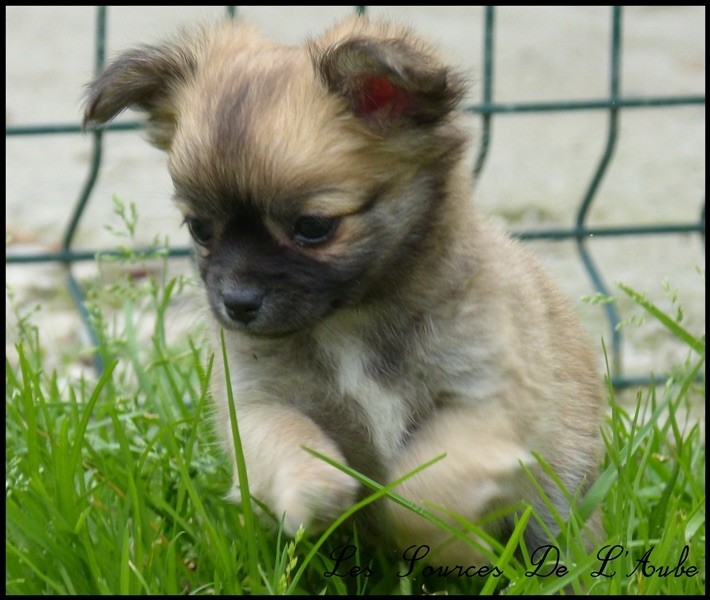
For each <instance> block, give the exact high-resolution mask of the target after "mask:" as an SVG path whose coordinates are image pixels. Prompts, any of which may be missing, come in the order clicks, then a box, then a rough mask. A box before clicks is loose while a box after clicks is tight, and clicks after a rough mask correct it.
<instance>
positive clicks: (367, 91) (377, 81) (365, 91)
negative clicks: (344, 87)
mask: <svg viewBox="0 0 710 600" xmlns="http://www.w3.org/2000/svg"><path fill="white" fill-rule="evenodd" d="M358 84H359V85H358V86H357V92H356V94H357V97H356V99H355V100H356V101H355V112H356V113H357V114H358V115H359V116H369V115H372V114H373V113H375V112H380V111H382V112H384V113H385V114H386V115H387V116H390V117H400V116H402V115H404V114H405V113H407V112H408V111H409V109H410V107H411V104H412V99H411V96H410V94H409V93H408V92H407V91H406V90H403V89H402V88H399V87H397V86H396V85H394V84H393V83H392V82H391V81H390V80H389V79H387V78H386V77H384V76H382V75H363V76H362V77H360V78H359V81H358Z"/></svg>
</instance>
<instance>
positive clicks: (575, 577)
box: [5, 257, 705, 595]
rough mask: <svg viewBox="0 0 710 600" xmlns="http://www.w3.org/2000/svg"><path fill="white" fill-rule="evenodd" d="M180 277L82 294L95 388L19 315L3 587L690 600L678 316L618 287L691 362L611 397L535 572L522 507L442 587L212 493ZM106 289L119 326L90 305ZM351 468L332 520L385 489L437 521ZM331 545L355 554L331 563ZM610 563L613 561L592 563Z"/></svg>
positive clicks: (420, 572)
mask: <svg viewBox="0 0 710 600" xmlns="http://www.w3.org/2000/svg"><path fill="white" fill-rule="evenodd" d="M130 260H141V258H140V257H132V258H130ZM186 285H190V283H189V282H188V281H186V280H184V279H181V278H177V279H167V278H166V279H162V278H161V277H148V278H146V279H144V280H142V282H134V281H129V280H126V281H124V282H119V283H114V284H112V285H111V286H100V285H97V286H96V287H95V289H94V290H93V292H92V294H91V302H90V312H91V314H92V315H93V319H94V323H95V325H96V327H97V330H98V331H99V332H100V336H99V337H100V340H101V341H100V346H99V348H98V352H99V353H100V354H101V356H102V358H103V360H104V364H105V365H106V369H105V371H104V373H103V374H102V375H101V376H100V377H98V378H94V379H90V378H71V377H69V376H68V375H67V374H66V373H61V374H60V373H56V372H46V371H45V370H44V369H43V366H42V365H43V350H42V339H41V334H40V332H39V330H38V328H37V327H36V326H35V325H34V324H33V318H34V315H32V314H29V315H28V314H23V313H22V312H21V311H19V310H17V309H16V320H17V324H16V325H17V327H16V330H17V336H16V338H17V339H15V340H13V341H14V344H15V351H16V355H15V356H12V357H11V358H8V359H7V361H6V414H7V421H6V486H5V489H6V514H7V516H6V591H7V593H10V594H104V593H105V594H184V593H193V594H212V593H218V594H323V593H325V594H346V593H350V594H362V595H364V594H410V593H414V594H419V593H422V592H426V593H437V592H448V593H450V594H454V593H475V594H478V593H485V594H488V593H496V592H505V593H510V594H532V593H538V594H539V593H554V592H562V593H584V592H592V593H598V594H610V593H615V594H703V593H704V591H705V550H704V548H705V480H704V473H705V444H704V438H703V437H702V434H701V431H700V428H699V426H698V425H697V424H693V423H692V422H691V423H684V422H682V419H681V415H683V414H685V413H684V410H683V409H684V408H685V407H686V405H687V404H688V403H690V402H697V401H701V402H702V401H704V395H705V383H704V381H705V380H704V365H705V339H704V336H702V337H700V336H698V335H694V334H692V333H691V332H688V331H686V330H685V329H684V328H683V327H682V326H681V324H680V322H679V319H678V318H677V317H678V316H679V315H675V316H673V317H671V316H669V315H666V314H664V313H662V312H661V311H659V310H658V309H657V308H656V307H655V306H654V305H652V304H650V303H649V302H647V301H646V300H645V299H644V298H643V297H642V296H641V295H640V294H638V293H637V292H635V291H633V290H630V289H628V288H626V287H624V286H620V289H621V290H622V292H624V293H625V294H627V295H629V296H630V297H631V298H632V299H633V300H634V301H635V302H636V303H637V304H638V305H639V307H640V308H641V309H642V310H644V311H645V312H646V313H647V314H648V315H650V316H651V317H653V318H655V319H657V320H659V321H660V322H662V323H663V324H664V326H665V327H667V328H668V329H669V330H670V331H671V332H673V333H674V335H676V336H677V337H679V338H680V339H682V340H683V341H684V342H685V344H686V345H687V346H688V360H687V361H686V363H685V364H682V365H678V366H677V367H676V368H675V370H674V372H673V377H672V379H671V380H670V381H669V382H668V383H667V384H665V385H659V386H656V387H654V388H650V389H648V390H640V391H639V393H638V396H637V399H636V402H635V403H632V404H631V405H630V406H629V405H628V404H627V406H626V407H624V406H622V405H621V404H619V403H617V401H616V398H615V393H614V390H612V389H609V390H608V396H609V406H610V416H609V419H608V423H607V425H606V427H605V428H604V437H605V443H606V448H607V452H606V456H605V458H604V461H603V464H602V475H601V477H600V478H599V480H598V482H597V483H596V484H595V485H594V486H593V488H592V489H591V490H590V492H589V493H588V494H587V496H586V497H585V498H584V499H582V500H581V503H580V505H579V508H578V510H577V511H575V513H574V514H573V515H572V516H571V517H570V519H569V520H567V521H562V520H561V523H560V524H561V526H562V532H563V533H562V535H561V536H560V538H559V539H558V540H557V541H556V542H555V549H551V550H550V552H549V553H548V555H547V556H546V557H545V558H546V560H545V562H544V563H542V564H533V563H531V562H530V560H529V559H527V558H526V559H522V558H521V553H520V552H519V550H520V548H521V545H522V544H523V543H524V542H523V539H522V532H523V530H524V527H525V525H526V523H527V522H528V521H529V520H530V519H535V518H537V517H536V515H535V513H534V511H532V509H531V508H530V507H518V508H519V510H518V513H517V514H518V522H517V527H516V528H515V531H514V532H513V535H512V536H511V538H510V539H509V540H503V541H502V543H501V542H496V541H495V540H489V542H490V548H491V549H490V550H489V551H488V552H489V555H490V558H491V559H492V564H493V565H495V566H496V567H497V568H498V569H500V572H501V573H502V575H501V576H500V577H494V576H492V575H490V572H489V574H488V575H487V576H479V577H473V576H466V574H462V571H463V569H461V570H459V572H458V573H457V572H454V573H453V574H449V575H448V576H447V577H443V576H440V575H441V571H439V572H436V571H433V570H432V569H431V568H430V567H429V568H427V567H425V566H424V565H422V564H420V563H419V562H418V563H417V564H416V566H415V568H414V570H413V572H412V573H411V574H409V575H407V576H405V577H401V576H400V574H404V573H407V571H408V570H409V566H410V565H409V563H408V562H407V561H406V560H404V559H403V558H402V557H399V558H397V557H395V558H392V557H387V556H385V555H384V553H383V551H382V550H380V549H377V548H368V547H366V546H365V545H361V544H359V543H358V540H357V538H355V540H354V541H352V540H351V539H350V537H349V536H350V534H351V532H349V531H347V530H345V529H344V528H343V527H341V528H336V527H335V526H334V527H331V528H330V529H329V530H327V531H326V532H325V533H324V534H323V535H321V536H315V537H314V536H307V535H304V534H303V532H301V533H300V534H299V535H298V536H297V537H296V539H290V538H286V537H285V536H283V535H281V534H280V533H279V532H278V528H274V527H270V526H265V525H264V524H263V523H262V522H260V521H259V520H257V519H256V518H255V516H254V511H253V510H252V508H253V507H252V506H251V504H252V503H251V502H249V503H245V504H244V505H243V506H241V507H238V506H235V505H232V504H229V503H227V502H225V501H224V500H223V496H224V495H225V493H226V492H227V490H228V488H229V483H230V474H229V465H228V464H227V461H226V460H225V458H224V456H223V455H222V454H221V452H220V450H219V448H218V445H217V443H216V440H215V438H214V436H213V432H212V430H211V427H210V421H209V412H210V399H209V392H208V389H209V386H208V383H209V380H210V378H211V377H224V374H223V373H216V372H213V367H212V365H213V360H212V356H211V354H210V352H209V350H208V349H207V346H206V345H205V344H204V342H203V337H202V333H201V332H200V331H199V330H196V331H195V332H194V337H187V338H186V339H185V340H182V341H180V342H177V343H176V342H173V343H168V342H167V341H166V336H165V329H164V325H165V323H164V321H165V313H166V310H167V308H168V306H169V305H170V301H171V299H172V298H173V296H174V295H176V294H179V293H181V291H182V288H183V287H184V286H186ZM109 296H110V298H111V303H112V306H113V308H114V309H118V311H119V312H120V314H121V315H122V316H123V317H124V318H123V319H113V318H108V317H107V316H106V313H107V311H104V310H103V309H101V308H100V307H102V306H105V305H106V304H107V302H108V297H109ZM138 306H141V307H142V309H143V310H146V309H147V310H148V311H152V312H153V313H154V314H155V315H157V319H156V321H155V324H154V325H153V327H152V335H151V336H150V340H149V341H148V342H146V341H145V340H139V339H138V334H137V326H136V321H137V320H139V319H140V317H139V311H138V310H137V307H138ZM217 351H219V349H217ZM238 416H239V415H238V413H236V412H235V413H233V414H232V417H233V418H234V419H236V421H237V423H238ZM235 443H236V444H237V445H238V444H239V439H238V437H235ZM543 466H544V465H543ZM341 468H343V469H345V470H347V467H344V466H341ZM421 468H426V465H423V466H422V467H421ZM351 474H352V475H353V476H355V477H357V478H358V479H360V481H361V482H362V483H363V484H364V485H366V486H367V487H369V488H370V489H371V490H372V495H371V496H370V497H369V498H367V499H365V500H364V501H362V502H361V503H360V504H359V505H357V506H355V507H353V508H352V509H351V510H350V511H348V512H347V513H346V514H345V515H343V518H342V519H340V521H342V520H344V519H345V518H346V517H347V516H348V515H349V514H350V513H352V512H354V511H355V510H357V509H358V508H359V507H360V506H361V505H364V504H366V503H368V502H371V501H373V500H375V499H376V498H378V497H381V496H383V495H387V496H389V497H390V499H391V500H392V501H395V502H400V503H402V504H404V505H406V506H407V507H408V508H409V509H411V510H415V511H418V512H420V513H421V514H423V515H425V516H426V517H427V518H430V519H432V520H434V521H437V522H439V523H440V526H441V527H444V528H449V529H451V527H450V526H449V525H447V524H446V523H444V522H443V521H440V520H438V519H437V517H436V516H434V515H433V514H432V513H430V512H429V511H428V510H427V509H426V507H417V506H414V505H411V504H410V503H408V502H407V501H406V500H404V499H402V498H400V497H399V496H397V495H396V493H395V492H393V491H392V487H393V486H392V485H389V486H386V487H383V486H381V485H379V484H377V483H376V482H373V481H371V480H369V479H367V478H365V477H363V476H362V475H360V474H358V473H355V472H351ZM565 492H566V490H565ZM252 502H254V500H253V501H252ZM597 508H599V509H600V510H601V513H602V518H603V522H604V527H605V531H606V539H604V540H600V541H599V543H598V544H597V545H596V546H595V547H594V549H593V550H592V551H591V552H587V551H586V550H585V549H584V545H583V543H582V535H583V529H584V520H585V518H586V517H587V516H588V515H589V514H591V513H592V512H593V511H594V510H595V509H597ZM462 525H463V526H465V527H466V528H467V529H470V530H472V531H477V532H479V533H480V534H481V535H484V536H485V533H484V532H483V531H482V530H480V529H479V528H478V527H477V526H476V525H474V524H468V523H465V522H462ZM452 531H455V530H452ZM344 543H352V548H351V549H350V550H349V551H350V552H352V554H353V555H352V556H349V557H348V558H347V560H343V561H342V562H341V563H338V564H337V565H336V557H337V556H338V553H339V552H343V548H342V545H343V544H344ZM339 546H340V549H339V548H338V547H339ZM685 548H687V550H685ZM402 550H403V551H404V550H405V549H402ZM531 550H532V549H531ZM649 550H650V554H648V552H649ZM606 553H610V554H609V556H610V557H611V556H616V555H617V554H618V557H616V558H615V559H614V560H610V561H609V562H608V563H607V564H606V565H604V564H603V561H602V560H601V559H600V557H601V556H603V555H604V554H606ZM686 554H687V556H686V560H685V562H684V563H683V565H682V567H683V569H684V571H683V573H682V574H681V575H680V576H676V575H677V573H678V571H679V569H676V570H675V572H672V573H668V574H667V576H661V575H663V574H664V573H663V571H662V566H663V565H665V566H668V567H670V568H671V569H672V568H673V567H676V565H677V563H678V562H679V560H680V559H681V557H682V556H683V555H686ZM644 555H645V556H646V561H645V562H644V559H643V557H644ZM540 556H541V553H538V554H537V555H536V560H537V559H539V558H540ZM651 565H653V566H654V567H652V566H651ZM336 566H337V574H335V573H333V570H334V569H335V568H336ZM481 566H482V565H477V567H481ZM357 567H359V569H358V568H357ZM463 567H468V565H463ZM602 567H603V569H602ZM691 567H694V568H695V569H696V570H697V571H696V572H693V570H692V568H691ZM652 568H654V569H655V571H654V572H653V573H651V569H652ZM536 569H537V571H536V574H534V575H532V576H528V575H526V573H532V572H534V571H535V570H536ZM643 569H645V573H644V572H643ZM659 569H661V572H660V573H659ZM553 571H555V572H554V573H553ZM600 571H602V573H600ZM467 573H468V574H469V575H471V574H472V573H473V571H472V570H469V571H467ZM612 573H613V575H612ZM595 574H596V575H595ZM341 575H345V576H341ZM459 575H461V576H459Z"/></svg>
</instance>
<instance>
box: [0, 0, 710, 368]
mask: <svg viewBox="0 0 710 600" xmlns="http://www.w3.org/2000/svg"><path fill="white" fill-rule="evenodd" d="M350 10H352V9H350V8H345V7H301V8H297V7H244V8H240V9H239V14H240V16H242V17H243V18H244V19H246V20H248V21H251V22H254V23H256V24H257V25H259V26H260V27H261V28H262V30H263V31H264V32H265V33H267V34H269V35H271V36H273V37H275V38H276V39H278V40H280V41H282V42H285V43H298V42H300V41H302V40H303V39H304V38H305V37H306V36H308V35H311V34H315V33H317V32H319V31H320V30H321V29H322V28H323V27H324V26H326V25H327V24H329V23H330V22H331V21H332V20H333V19H334V18H337V17H340V16H344V15H345V14H346V13H348V12H349V11H350ZM223 12H224V9H223V8H218V7H110V8H109V27H108V48H107V52H108V55H109V56H111V55H113V54H114V53H116V52H118V51H119V50H121V49H125V48H127V47H129V46H131V45H134V44H136V43H139V42H151V41H157V40H160V39H163V38H164V37H166V35H169V34H171V33H172V32H174V31H175V29H176V27H178V26H179V25H184V24H191V23H195V22H198V21H205V20H207V21H209V20H214V19H216V18H218V17H220V16H221V15H222V14H223ZM370 12H371V14H387V15H390V16H392V17H395V18H397V19H400V20H403V21H405V22H409V23H411V24H412V25H413V26H414V27H415V28H416V29H418V30H419V31H421V32H422V33H424V34H426V35H427V36H428V37H430V38H432V39H433V40H434V41H436V42H437V43H438V44H439V45H440V46H441V48H442V49H443V52H444V54H445V55H447V56H449V57H450V58H451V59H452V60H453V62H454V63H455V64H457V65H458V66H459V67H460V69H461V70H462V71H463V72H464V73H466V74H467V75H468V76H469V77H470V79H471V81H472V92H471V101H472V102H478V101H479V99H480V94H481V91H480V86H479V85H478V82H480V80H481V69H482V67H481V56H482V47H483V40H482V32H483V9H481V8H480V7H373V8H372V9H371V10H370ZM6 17H7V19H6V28H7V30H6V34H7V43H6V49H7V59H6V86H7V92H6V120H7V124H8V125H11V126H19V125H30V124H51V123H65V124H78V123H79V121H80V115H81V111H82V107H81V94H82V89H83V85H84V84H85V83H86V82H87V81H88V80H89V79H90V78H91V76H92V73H93V63H94V50H93V47H94V38H95V20H96V17H95V8H94V7H62V6H50V7H46V6H45V7H32V6H26V7H24V6H23V7H20V6H12V7H7V8H6ZM610 23H611V10H610V8H609V7H546V8H540V7H519V8H515V7H504V8H499V9H498V10H497V12H496V37H495V49H496V54H495V93H494V100H495V101H496V102H529V101H551V100H562V101H565V100H582V99H601V98H604V97H605V96H606V95H607V93H608V87H609V83H608V72H609V62H610V60H609V45H610V41H609V40H610ZM623 33H624V38H623V69H622V82H621V90H622V95H624V96H629V97H650V96H664V97H665V96H679V95H689V94H692V95H704V93H705V7H704V6H696V7H681V6H678V7H675V6H674V7H628V8H626V9H625V11H624V20H623ZM135 118H137V116H136V115H135V114H128V115H125V116H124V117H122V119H130V120H133V119H135ZM607 122H608V115H607V114H606V113H605V112H604V111H568V112H546V113H542V114H530V113H525V114H510V115H508V114H502V115H497V116H496V117H495V118H494V121H493V128H492V138H491V148H490V152H489V155H488V158H487V162H486V164H485V167H484V169H483V172H482V174H481V177H480V178H479V180H478V182H477V185H476V189H475V193H474V197H475V202H476V203H477V204H478V206H479V210H480V211H481V212H483V213H485V214H487V215H489V216H490V217H491V218H492V219H493V220H494V221H496V222H498V223H500V224H501V225H502V226H503V227H505V228H508V229H510V230H519V229H523V228H526V227H548V226H555V225H561V226H571V225H572V224H573V223H574V218H575V212H576V210H577V207H578V205H579V203H580V202H581V199H582V198H583V196H584V194H585V191H586V189H587V187H588V185H589V182H590V181H591V178H592V175H593V173H594V171H595V170H596V166H597V164H598V162H599V159H600V156H601V154H602V151H603V148H604V144H605V142H606V134H607ZM473 128H474V133H477V131H478V130H479V129H480V123H479V121H478V119H476V120H475V123H474V124H473ZM477 143H478V140H477V139H475V140H474V149H475V148H476V147H477ZM6 148H7V159H6V175H7V179H6V218H7V226H6V236H7V239H8V242H7V253H8V254H12V253H17V252H22V251H45V250H51V249H57V248H58V246H59V244H60V243H61V239H62V235H63V231H64V228H65V227H66V224H67V222H68V220H69V215H70V213H71V211H72V208H73V205H74V203H75V202H76V199H77V198H78V196H79V191H80V189H81V187H82V185H83V183H84V180H85V177H86V174H87V172H88V164H89V159H90V138H89V136H84V135H81V134H58V135H44V136H11V137H8V139H7V142H6ZM171 193H172V191H171V184H170V181H169V178H168V175H167V171H166V168H165V158H164V156H163V154H162V153H160V152H159V151H158V150H155V149H153V148H151V147H150V146H149V145H148V144H147V143H146V142H145V140H144V139H143V136H142V135H141V134H140V133H137V132H135V131H132V132H116V133H109V134H107V135H106V136H105V149H104V156H103V165H102V170H101V174H100V177H99V181H98V183H97V186H96V189H95V191H94V193H93V197H92V200H91V202H90V204H89V206H88V209H87V211H86V214H85V215H84V218H83V220H82V222H81V225H80V228H79V231H78V234H77V238H76V247H77V248H82V249H83V248H88V249H97V248H110V247H113V246H115V245H116V244H117V239H116V237H115V236H114V235H112V234H111V233H110V232H109V231H108V230H107V229H106V228H105V227H104V226H105V225H109V226H114V227H117V226H118V224H117V218H116V216H115V215H114V214H113V212H112V197H113V196H114V195H117V196H119V197H120V198H122V199H123V200H125V201H127V202H135V203H136V205H137V207H138V211H139V227H138V230H137V240H138V242H139V243H141V244H145V245H148V244H150V243H151V241H152V240H153V239H154V238H155V237H156V236H158V235H159V236H161V237H165V236H168V238H169V240H170V243H171V244H173V245H187V238H188V235H187V232H186V231H185V230H184V229H183V228H180V226H179V225H180V217H179V215H178V213H177V210H175V208H174V207H173V206H172V202H171ZM704 197H705V107H704V106H700V105H694V106H676V107H664V108H639V109H629V110H625V111H623V113H622V116H621V122H620V133H619V141H618V146H617V148H616V151H615V154H614V157H613V162H612V164H611V167H610V169H609V171H608V173H607V176H606V177H605V179H604V180H603V182H602V185H601V186H600V189H599V192H598V195H597V197H596V199H595V202H594V204H593V206H592V209H591V213H590V217H589V223H590V224H592V225H600V226H601V225H617V226H621V225H640V224H651V223H654V224H655V223H659V224H660V223H687V222H695V221H697V219H698V218H699V215H700V212H701V210H702V207H703V205H704ZM118 241H119V242H121V243H122V240H118ZM530 244H531V248H532V249H533V251H535V252H536V253H537V254H538V255H540V256H541V257H542V259H543V260H544V262H545V263H546V265H547V267H548V269H549V270H550V271H551V272H552V273H553V275H554V276H555V277H556V278H557V280H558V281H559V283H560V285H561V286H562V287H563V289H564V290H565V291H566V292H567V293H568V294H569V295H570V297H571V298H572V299H573V300H574V301H575V303H576V306H577V309H578V312H579V314H580V315H581V317H582V319H583V321H584V324H585V326H586V327H587V329H588V331H589V334H590V338H591V339H592V340H593V341H594V342H596V343H598V346H599V348H600V356H601V344H600V340H601V338H602V337H604V338H605V339H606V340H607V343H608V339H609V331H608V327H607V325H606V324H605V322H604V319H603V313H602V310H601V308H600V307H599V306H592V305H589V304H587V303H583V302H581V301H579V298H580V297H581V296H582V295H583V294H589V293H592V291H593V290H592V287H591V284H590V282H589V280H588V277H587V275H586V274H585V273H584V271H583V270H582V267H581V263H580V262H579V258H578V256H577V254H576V251H575V248H574V244H573V243H572V242H530ZM589 249H590V250H591V252H592V255H593V257H594V259H595V261H596V262H597V265H598V267H599V269H600V270H601V272H602V273H603V276H604V279H605V281H606V282H607V284H608V285H609V287H610V289H611V291H612V292H613V294H614V295H616V296H621V295H622V294H621V293H620V292H619V290H618V289H617V288H616V287H615V286H614V282H616V281H621V282H624V283H626V284H627V285H630V286H632V287H634V288H636V289H638V290H639V291H642V292H645V293H646V294H647V296H648V297H649V298H650V299H652V300H654V301H656V302H658V303H659V305H661V306H662V307H664V308H669V307H670V305H671V303H670V300H669V299H668V298H667V295H666V294H665V293H664V291H663V289H662V282H663V281H664V280H668V282H669V285H670V287H671V288H672V289H677V291H678V297H679V301H680V303H681V304H682V305H683V308H684V313H685V316H684V321H683V322H684V324H685V326H686V327H687V328H688V329H689V330H690V331H691V332H693V333H695V334H698V335H699V334H701V333H702V334H704V331H705V291H704V290H705V282H704V272H705V249H704V242H703V240H702V238H700V236H698V235H697V234H694V235H671V236H669V235H666V236H635V237H621V238H603V239H597V240H591V241H590V243H589ZM183 267H184V268H190V267H189V265H186V263H185V261H182V262H181V263H180V265H179V267H178V268H183ZM75 271H76V273H77V275H78V276H79V277H80V278H87V277H92V276H94V274H95V266H94V265H93V264H92V263H81V264H78V265H77V266H76V268H75ZM698 271H700V273H699V272H698ZM6 276H7V281H8V284H9V286H10V288H11V289H12V290H13V297H14V299H15V300H14V301H15V302H16V303H17V304H19V305H20V306H23V307H27V306H30V305H32V304H34V303H37V302H39V303H41V304H42V306H43V307H44V310H43V312H42V313H41V315H39V316H38V317H37V318H36V320H37V321H38V322H39V323H40V325H41V330H42V333H43V336H44V338H45V344H46V345H47V352H48V354H47V360H48V364H49V366H51V365H53V364H56V361H57V360H59V359H58V358H57V356H58V355H59V354H61V352H62V350H66V348H70V347H74V346H80V345H82V344H85V334H84V332H83V329H82V327H81V325H80V323H79V320H78V318H77V316H76V314H75V312H74V310H73V308H72V306H71V303H70V301H69V297H68V294H67V292H66V289H65V286H64V283H63V272H62V269H61V268H60V266H58V265H46V264H45V265H8V266H7V268H6ZM619 308H620V310H621V313H622V317H625V318H626V317H629V316H631V315H633V314H640V312H641V311H640V310H639V309H638V308H635V307H633V306H631V305H630V303H629V302H627V301H625V300H623V299H620V301H619ZM7 310H8V317H9V318H8V322H9V323H10V324H9V325H8V327H7V329H6V344H7V350H8V352H9V353H12V349H13V326H12V321H13V319H12V310H11V308H8V309H7ZM186 311H187V314H189V309H186ZM178 314H179V312H178ZM188 322H190V321H189V318H188ZM624 336H625V341H624V365H625V373H626V374H627V375H632V376H633V375H644V374H647V373H648V372H649V371H653V372H655V373H662V372H664V371H665V370H666V369H667V368H668V367H669V366H670V365H671V364H672V363H673V362H674V361H677V360H682V359H683V358H685V357H686V355H687V349H686V348H684V347H683V346H682V345H681V344H679V343H677V342H676V341H675V340H674V339H673V338H672V337H670V336H669V335H667V334H665V333H664V332H663V331H662V330H661V328H660V327H658V326H656V325H654V324H653V323H652V322H648V321H647V322H646V323H645V324H644V325H643V326H641V327H631V328H628V329H626V330H625V334H624ZM600 363H601V360H600Z"/></svg>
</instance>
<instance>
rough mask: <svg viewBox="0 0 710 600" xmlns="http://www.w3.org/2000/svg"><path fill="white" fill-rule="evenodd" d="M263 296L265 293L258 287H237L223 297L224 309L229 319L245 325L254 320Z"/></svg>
mask: <svg viewBox="0 0 710 600" xmlns="http://www.w3.org/2000/svg"><path fill="white" fill-rule="evenodd" d="M264 296H265V292H264V290H262V289H261V288H260V287H257V286H251V285H243V286H239V287H238V288H236V289H235V290H233V291H231V292H229V294H227V295H226V296H225V298H224V307H225V308H226V309H227V314H228V315H229V318H230V319H232V320H233V321H239V322H240V323H244V324H245V325H246V324H247V323H250V322H251V321H253V320H254V319H255V318H256V315H257V313H258V312H259V309H260V308H261V304H262V302H263V301H264Z"/></svg>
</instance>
